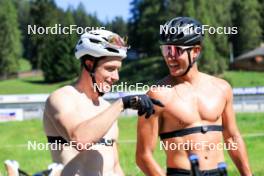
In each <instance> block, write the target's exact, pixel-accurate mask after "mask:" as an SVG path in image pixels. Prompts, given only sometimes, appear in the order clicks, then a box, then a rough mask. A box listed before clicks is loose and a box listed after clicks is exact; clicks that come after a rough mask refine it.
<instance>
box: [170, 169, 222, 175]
mask: <svg viewBox="0 0 264 176" xmlns="http://www.w3.org/2000/svg"><path fill="white" fill-rule="evenodd" d="M191 173H192V172H191V170H186V169H177V168H167V176H187V175H188V176H190V175H191ZM200 173H201V176H205V175H206V176H220V173H219V170H218V169H210V170H202V171H200Z"/></svg>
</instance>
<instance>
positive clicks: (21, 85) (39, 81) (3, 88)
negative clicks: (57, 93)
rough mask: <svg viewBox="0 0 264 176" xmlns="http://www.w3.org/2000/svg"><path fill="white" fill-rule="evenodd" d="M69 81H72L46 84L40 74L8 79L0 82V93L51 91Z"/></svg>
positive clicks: (68, 82) (67, 82)
mask: <svg viewBox="0 0 264 176" xmlns="http://www.w3.org/2000/svg"><path fill="white" fill-rule="evenodd" d="M70 83H72V81H64V82H60V83H54V84H48V83H45V82H44V80H43V77H41V76H34V77H28V78H18V79H9V80H4V81H1V82H0V94H40V93H51V92H53V91H54V90H56V89H57V88H59V87H62V86H64V85H66V84H70Z"/></svg>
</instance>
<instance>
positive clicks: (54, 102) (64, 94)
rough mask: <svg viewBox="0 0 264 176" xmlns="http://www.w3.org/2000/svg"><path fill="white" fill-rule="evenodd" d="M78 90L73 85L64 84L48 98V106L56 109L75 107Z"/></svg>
mask: <svg viewBox="0 0 264 176" xmlns="http://www.w3.org/2000/svg"><path fill="white" fill-rule="evenodd" d="M75 94H76V90H75V89H74V88H73V87H72V86H64V87H62V88H59V89H57V90H56V91H54V92H53V93H52V94H51V95H50V96H49V97H48V99H47V102H46V106H47V107H48V108H52V109H54V110H55V111H59V110H60V109H64V110H67V109H68V110H70V109H72V108H73V105H74V102H75V97H76V95H75Z"/></svg>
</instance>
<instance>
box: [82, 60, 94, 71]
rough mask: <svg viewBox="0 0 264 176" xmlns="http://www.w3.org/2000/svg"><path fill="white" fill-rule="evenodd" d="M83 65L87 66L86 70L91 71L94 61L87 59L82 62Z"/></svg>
mask: <svg viewBox="0 0 264 176" xmlns="http://www.w3.org/2000/svg"><path fill="white" fill-rule="evenodd" d="M84 64H85V65H86V66H87V68H88V70H90V71H91V70H92V69H93V65H94V61H92V60H88V59H87V60H85V61H84Z"/></svg>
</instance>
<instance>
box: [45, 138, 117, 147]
mask: <svg viewBox="0 0 264 176" xmlns="http://www.w3.org/2000/svg"><path fill="white" fill-rule="evenodd" d="M47 138H48V143H57V144H67V143H69V142H68V141H67V140H66V139H64V138H63V137H61V136H47ZM114 142H115V140H114V139H106V138H101V139H100V140H99V141H98V142H96V143H95V144H102V145H105V146H113V144H114Z"/></svg>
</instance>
